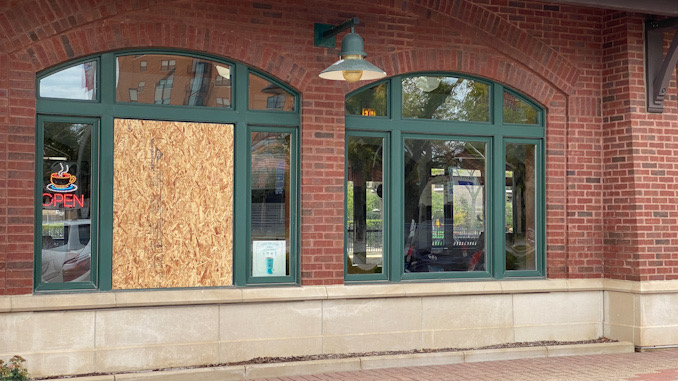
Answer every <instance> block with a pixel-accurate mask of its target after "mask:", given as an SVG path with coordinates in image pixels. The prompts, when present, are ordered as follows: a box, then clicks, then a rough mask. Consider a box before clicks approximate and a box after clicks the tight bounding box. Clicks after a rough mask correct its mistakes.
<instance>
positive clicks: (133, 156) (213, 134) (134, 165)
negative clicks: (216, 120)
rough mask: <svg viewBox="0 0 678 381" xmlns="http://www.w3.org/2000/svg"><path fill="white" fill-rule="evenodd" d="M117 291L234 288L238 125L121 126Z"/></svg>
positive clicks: (115, 256) (115, 244)
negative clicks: (235, 128) (235, 127)
mask: <svg viewBox="0 0 678 381" xmlns="http://www.w3.org/2000/svg"><path fill="white" fill-rule="evenodd" d="M114 135H115V148H114V171H115V173H114V189H113V288H114V289H139V288H165V287H197V286H226V285H231V284H232V274H233V269H232V264H233V259H232V252H233V250H232V247H233V220H232V219H233V126H232V125H223V124H205V123H180V122H164V121H146V120H128V119H117V120H116V121H115V134H114Z"/></svg>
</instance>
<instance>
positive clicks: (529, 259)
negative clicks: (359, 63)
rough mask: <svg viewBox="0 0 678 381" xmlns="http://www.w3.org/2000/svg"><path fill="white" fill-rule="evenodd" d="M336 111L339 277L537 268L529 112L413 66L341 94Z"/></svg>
mask: <svg viewBox="0 0 678 381" xmlns="http://www.w3.org/2000/svg"><path fill="white" fill-rule="evenodd" d="M346 114H347V115H346V129H347V132H346V168H347V170H346V224H345V225H346V232H345V237H346V246H345V247H346V256H345V269H346V271H345V277H346V280H348V281H359V280H391V281H400V280H416V279H437V278H480V279H482V278H494V279H502V278H506V277H541V276H543V275H544V268H545V263H544V262H545V261H544V255H545V254H544V251H545V245H544V175H543V173H544V170H543V156H544V154H543V146H544V144H543V141H544V137H545V134H544V112H543V110H542V109H541V108H540V107H538V106H537V105H536V104H534V103H533V102H532V101H530V100H528V99H526V98H524V97H522V96H520V95H519V94H518V93H517V92H515V91H513V90H511V89H508V88H506V87H504V86H503V85H501V84H498V83H493V82H489V81H486V80H483V79H479V78H472V77H466V76H461V75H456V74H444V73H443V74H438V73H431V74H428V73H423V74H414V75H407V76H401V77H393V78H391V79H388V80H385V81H382V82H379V83H374V84H371V85H370V86H369V87H367V88H364V89H359V90H357V91H355V92H354V93H351V94H349V95H348V96H347V98H346Z"/></svg>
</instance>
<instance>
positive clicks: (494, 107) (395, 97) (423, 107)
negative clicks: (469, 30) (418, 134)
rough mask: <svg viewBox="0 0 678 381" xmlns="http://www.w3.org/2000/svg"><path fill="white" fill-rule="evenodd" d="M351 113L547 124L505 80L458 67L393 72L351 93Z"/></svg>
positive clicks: (348, 110)
mask: <svg viewBox="0 0 678 381" xmlns="http://www.w3.org/2000/svg"><path fill="white" fill-rule="evenodd" d="M346 114H347V115H358V116H365V117H374V116H388V117H390V118H391V119H394V120H403V121H406V120H411V119H417V120H438V121H451V122H473V123H486V124H492V125H503V124H506V125H523V126H543V114H544V113H543V110H542V109H541V108H540V107H538V106H537V105H536V104H535V103H534V102H533V101H531V100H529V99H527V98H525V97H523V96H520V95H518V93H517V92H516V91H513V90H511V89H508V88H506V87H504V86H503V85H501V84H499V83H493V82H490V81H487V80H483V79H477V78H472V77H467V76H462V75H457V74H453V73H449V74H447V73H441V74H438V73H431V74H428V73H421V74H420V73H417V74H409V75H403V76H397V77H392V78H390V79H387V80H384V81H381V82H378V83H373V84H370V85H368V86H367V87H366V88H362V89H358V90H356V91H354V92H352V93H350V94H348V96H347V97H346Z"/></svg>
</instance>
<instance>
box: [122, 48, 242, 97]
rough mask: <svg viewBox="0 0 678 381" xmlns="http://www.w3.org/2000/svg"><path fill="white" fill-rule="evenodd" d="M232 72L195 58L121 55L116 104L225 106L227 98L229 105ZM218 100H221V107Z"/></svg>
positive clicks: (219, 64)
mask: <svg viewBox="0 0 678 381" xmlns="http://www.w3.org/2000/svg"><path fill="white" fill-rule="evenodd" d="M231 72H232V70H231V66H230V65H227V64H223V63H218V62H213V61H208V60H204V59H200V58H194V57H184V56H172V55H163V54H135V55H124V56H118V57H117V78H116V101H118V102H138V103H151V104H165V105H177V106H205V107H224V102H223V100H224V99H226V100H228V102H227V104H228V105H229V106H230V104H231V86H230V83H231ZM217 82H219V83H220V85H219V86H217V85H216V83H217ZM146 84H148V85H146ZM217 99H222V102H221V104H218V103H217Z"/></svg>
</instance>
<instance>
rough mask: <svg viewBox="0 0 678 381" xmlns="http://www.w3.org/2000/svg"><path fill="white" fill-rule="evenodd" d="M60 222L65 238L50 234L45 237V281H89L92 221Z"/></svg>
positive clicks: (43, 252) (43, 277) (43, 268)
mask: <svg viewBox="0 0 678 381" xmlns="http://www.w3.org/2000/svg"><path fill="white" fill-rule="evenodd" d="M58 224H59V225H62V224H63V238H54V237H52V236H49V235H47V236H43V237H42V242H43V244H42V269H41V270H42V271H41V277H42V281H43V282H77V281H87V280H89V279H90V262H91V257H92V246H91V241H90V220H88V219H81V220H74V221H63V222H59V223H58ZM59 229H61V227H59ZM52 230H53V229H52Z"/></svg>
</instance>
